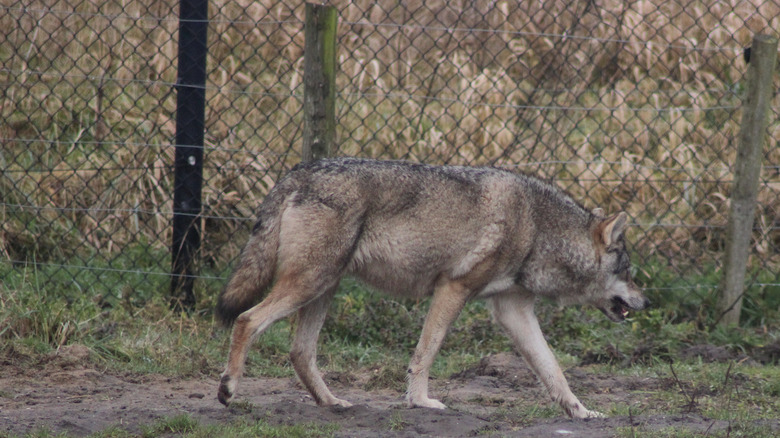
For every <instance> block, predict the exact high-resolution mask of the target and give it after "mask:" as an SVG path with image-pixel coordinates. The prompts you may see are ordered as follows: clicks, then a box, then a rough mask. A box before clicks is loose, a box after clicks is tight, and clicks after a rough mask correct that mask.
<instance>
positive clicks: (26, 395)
mask: <svg viewBox="0 0 780 438" xmlns="http://www.w3.org/2000/svg"><path fill="white" fill-rule="evenodd" d="M88 354H89V352H88V350H87V349H86V348H84V347H81V348H78V346H76V347H74V348H68V349H64V350H61V351H60V353H59V354H57V355H53V356H51V357H49V358H48V359H47V360H45V361H42V363H41V364H40V366H36V367H31V368H22V367H19V366H15V365H13V364H12V363H8V362H6V363H2V362H0V437H5V436H24V435H25V434H27V433H30V432H34V431H36V430H39V429H41V428H46V429H48V430H49V431H52V432H54V433H67V434H68V435H70V436H86V435H89V434H92V433H95V432H99V431H102V430H104V429H106V428H108V427H112V426H118V427H121V428H123V429H126V430H128V431H130V432H132V433H138V432H141V431H142V427H143V426H144V425H151V424H153V423H154V422H155V421H156V420H158V419H162V418H170V417H174V416H177V415H181V414H189V415H190V416H191V417H192V418H194V419H197V420H198V421H199V423H200V424H202V425H208V424H230V423H232V422H234V421H237V420H239V419H241V418H244V419H248V420H256V419H263V420H266V421H268V422H269V423H271V424H298V423H321V424H338V426H339V428H338V430H337V431H336V435H337V436H348V437H379V436H382V437H385V436H399V437H404V436H474V435H490V434H495V435H498V436H515V437H545V436H574V437H604V436H612V435H614V434H615V430H616V428H618V427H627V428H631V427H635V428H637V429H638V430H643V431H645V432H647V431H652V430H657V429H660V428H665V427H671V426H674V427H678V428H685V429H688V430H690V431H694V432H700V433H702V434H706V433H707V432H709V433H713V432H715V431H723V430H726V429H727V428H728V424H727V422H725V421H714V420H711V419H707V418H704V417H702V416H701V415H700V414H696V413H691V414H686V415H679V414H675V415H654V416H632V417H631V418H629V417H613V418H605V419H591V420H587V421H583V420H579V421H575V420H570V419H568V418H565V417H564V416H563V414H562V413H558V414H556V415H557V416H556V417H555V418H539V417H535V416H533V415H532V416H530V417H529V418H517V414H516V413H515V414H514V415H513V410H512V409H511V406H512V402H513V400H521V399H525V400H540V401H542V400H545V401H546V397H547V396H546V395H545V394H544V392H543V390H542V389H541V388H540V385H539V384H538V382H537V381H536V379H535V377H534V376H533V375H532V374H531V372H530V371H529V370H528V369H527V368H526V366H525V364H524V363H523V362H522V361H521V360H520V359H518V358H517V357H515V356H513V355H511V354H506V353H502V354H497V355H492V356H488V357H486V358H485V359H483V360H482V362H481V363H480V364H479V365H478V366H475V367H473V368H472V369H469V370H466V371H464V372H463V373H460V374H458V375H456V376H452V377H451V378H450V379H447V380H441V379H439V380H432V382H431V391H432V394H433V395H434V396H435V397H439V398H441V399H442V400H443V401H444V402H445V403H447V404H448V406H449V407H450V408H451V409H449V410H445V411H439V410H434V409H407V408H405V407H404V404H403V394H402V393H401V392H399V391H394V390H389V389H378V390H370V391H367V390H365V389H364V387H365V385H366V382H367V381H368V380H369V379H370V377H371V376H370V373H366V374H369V375H349V374H345V373H330V374H327V375H326V380H328V382H329V385H330V386H331V389H332V390H333V392H334V393H335V394H337V395H338V396H339V397H341V398H344V399H347V400H350V401H351V402H352V403H353V404H354V405H355V406H353V407H351V408H330V407H318V406H316V405H315V404H314V402H313V401H312V399H311V398H310V397H309V396H308V393H306V391H305V390H304V389H303V388H302V387H301V385H300V384H299V383H298V382H297V381H296V380H295V379H294V378H245V379H244V380H242V384H241V386H240V387H239V394H238V400H245V402H244V403H239V404H238V406H234V407H232V408H225V407H223V406H222V405H220V404H219V402H218V401H217V399H216V389H217V376H214V377H213V378H199V379H178V378H168V377H163V376H155V375H137V374H133V375H131V374H116V373H106V372H102V371H98V370H96V369H94V368H92V367H90V366H84V365H83V364H85V363H88V362H87V361H86V358H87V357H88ZM567 375H568V377H569V381H570V383H571V385H572V387H573V390H574V392H575V393H576V394H578V395H582V396H583V397H582V398H583V399H584V400H586V402H585V403H586V405H588V406H590V407H597V406H599V404H600V403H601V402H603V405H604V406H608V405H609V404H610V403H615V402H625V403H627V404H630V405H632V406H634V405H635V406H640V405H644V406H647V405H648V404H649V403H652V393H653V391H654V390H658V389H659V388H666V387H668V386H669V385H673V384H674V382H671V381H668V380H666V379H658V378H629V377H615V376H606V375H594V374H590V373H586V372H583V371H582V370H580V369H578V368H573V369H570V370H569V371H567ZM247 402H248V403H247ZM507 406H509V408H507ZM556 409H557V408H556ZM678 411H679V410H678ZM773 427H776V428H777V429H778V430H780V424H777V422H776V424H774V426H773Z"/></svg>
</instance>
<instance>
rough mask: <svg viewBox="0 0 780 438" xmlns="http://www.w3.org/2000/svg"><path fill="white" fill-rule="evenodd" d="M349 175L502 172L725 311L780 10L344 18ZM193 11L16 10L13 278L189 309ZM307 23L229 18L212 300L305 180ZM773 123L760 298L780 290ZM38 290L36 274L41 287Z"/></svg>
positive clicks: (214, 143)
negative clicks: (596, 212) (759, 51)
mask: <svg viewBox="0 0 780 438" xmlns="http://www.w3.org/2000/svg"><path fill="white" fill-rule="evenodd" d="M332 4H334V5H335V6H336V7H337V8H338V10H339V14H340V16H339V30H338V43H337V44H338V53H337V61H338V66H339V72H338V76H337V88H338V90H339V95H338V100H337V112H338V115H337V117H338V120H337V130H338V131H337V137H338V144H339V146H338V148H339V149H338V153H339V155H354V156H367V157H375V158H383V159H390V158H392V159H396V158H400V159H408V160H414V161H421V162H426V163H431V164H443V163H449V164H470V165H496V166H503V167H509V168H513V169H517V170H520V171H528V172H532V173H536V174H539V175H541V176H542V177H545V178H551V179H554V180H555V181H556V182H557V183H558V184H559V185H560V186H562V187H563V188H565V189H566V190H568V191H569V192H571V193H572V194H573V195H574V196H575V197H576V198H578V199H581V200H582V201H583V203H585V204H586V205H587V206H591V207H595V206H600V207H603V208H604V209H605V210H606V211H607V212H614V211H618V210H625V211H627V212H628V213H629V214H630V215H631V217H632V219H633V224H634V225H635V226H633V227H632V228H631V230H630V233H629V240H630V241H631V242H633V248H634V250H635V252H636V256H635V258H634V263H635V265H636V267H637V269H638V271H639V272H638V277H639V278H640V279H642V278H645V279H647V278H653V279H654V281H653V285H655V287H656V289H657V292H658V293H665V291H667V290H678V289H679V290H683V291H684V293H685V294H691V295H692V296H694V297H697V299H700V300H702V301H707V300H711V299H712V297H713V295H714V293H715V290H714V285H716V284H717V281H716V280H715V281H713V278H716V277H717V276H718V275H719V269H720V266H721V256H722V250H723V245H724V233H725V224H726V221H727V215H728V196H729V192H730V186H731V182H732V177H733V169H734V167H733V163H734V160H735V155H736V152H735V151H736V145H737V143H738V135H739V129H740V126H739V123H740V118H741V113H742V110H741V105H742V97H743V96H744V90H745V83H744V74H745V72H746V69H747V66H746V63H745V60H744V57H743V55H744V53H743V49H744V48H745V47H748V46H749V45H750V43H751V39H752V37H753V35H755V34H758V33H769V34H775V29H778V28H779V27H778V25H779V24H780V1H777V0H750V1H722V0H705V1H701V0H699V1H693V0H675V1H672V2H669V1H660V0H650V1H634V2H623V1H618V0H593V1H591V0H586V1H578V2H565V1H559V0H542V1H537V2H520V1H491V2H474V1H444V0H429V1H426V2H422V1H417V0H399V1H384V0H379V1H371V2H369V1H363V0H359V1H351V2H346V1H338V2H332ZM178 8H179V5H178V1H177V0H122V1H119V0H82V1H80V0H59V1H57V0H55V1H51V0H50V1H35V0H2V12H3V13H2V14H0V34H2V38H3V40H4V41H5V43H4V44H3V45H2V46H0V60H2V69H0V81H2V83H3V94H2V101H1V102H2V107H1V108H0V141H2V149H0V166H1V167H2V169H3V172H2V176H0V196H1V198H0V199H1V202H0V256H1V257H2V260H3V261H2V264H0V275H1V276H2V277H3V278H4V281H5V282H6V283H9V284H10V282H11V279H13V278H17V277H18V276H19V275H24V274H23V273H24V272H29V269H35V270H36V271H38V272H39V274H43V275H44V277H43V278H45V279H46V280H47V282H48V283H49V285H50V286H47V287H61V288H62V289H63V290H65V291H73V292H78V293H84V291H91V292H92V293H96V294H97V293H100V294H104V295H106V296H108V297H113V298H120V297H122V298H126V297H127V295H128V294H130V293H133V294H135V296H142V295H143V294H159V293H165V292H166V291H167V283H168V282H169V281H170V279H169V278H168V272H169V264H170V255H169V252H168V246H169V245H170V241H171V229H170V224H171V220H172V183H173V174H172V164H173V152H174V148H173V144H172V143H173V138H174V128H175V100H176V99H175V89H174V86H175V82H176V50H177V30H178ZM303 15H304V7H303V2H300V1H289V2H270V1H266V0H215V1H212V2H210V5H209V17H210V23H209V53H208V64H207V69H208V80H207V84H206V96H207V102H206V104H207V108H206V144H205V161H204V163H205V164H204V187H203V205H204V211H203V218H202V221H203V222H202V223H203V228H202V229H203V233H204V234H203V243H202V249H201V257H200V263H201V266H200V267H199V270H200V272H201V273H202V274H203V278H202V281H200V282H199V285H200V287H199V293H201V294H208V295H213V293H214V288H218V287H219V286H220V285H221V284H222V283H223V281H222V278H223V277H224V276H225V273H226V268H227V267H228V266H230V265H231V263H232V261H233V260H234V259H235V257H236V256H237V254H238V251H239V250H240V246H241V245H242V244H243V242H244V241H245V239H246V236H247V233H248V230H249V229H250V228H251V224H252V221H253V212H254V210H255V208H256V206H257V205H258V204H259V203H260V202H261V201H262V199H263V196H264V194H265V193H267V191H268V190H269V189H270V187H272V186H273V184H274V181H275V180H276V179H277V178H278V177H279V176H280V175H281V174H283V173H284V172H285V171H286V170H288V169H289V168H290V167H291V166H292V165H294V164H295V163H297V162H298V161H299V160H300V146H301V137H302V103H303V95H302V94H303V87H302V82H303V81H302V79H303V77H302V72H303V46H304V32H303V30H304V26H303V22H304V17H303ZM779 108H780V105H779V104H778V99H777V98H774V99H773V101H772V112H771V114H770V126H769V142H768V144H767V146H766V149H765V157H764V163H763V169H762V176H761V183H760V189H759V208H758V211H757V212H756V213H757V218H756V223H755V224H756V226H755V230H754V240H753V242H752V251H751V266H750V268H751V270H750V273H751V278H750V282H751V288H750V291H751V294H753V295H755V296H760V297H768V296H770V294H773V293H774V294H775V296H777V295H778V294H777V292H778V290H780V285H778V283H780V277H779V276H778V271H780V149H778V147H777V140H776V139H777V138H780V132H778V131H780V123H778V114H777V113H778V109H779ZM20 273H22V274H20Z"/></svg>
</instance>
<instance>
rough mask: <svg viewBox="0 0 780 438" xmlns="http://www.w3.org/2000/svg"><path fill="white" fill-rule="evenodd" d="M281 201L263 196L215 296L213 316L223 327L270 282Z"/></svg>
mask: <svg viewBox="0 0 780 438" xmlns="http://www.w3.org/2000/svg"><path fill="white" fill-rule="evenodd" d="M274 195H278V196H274ZM283 198H284V196H283V195H281V194H280V193H273V191H272V193H269V195H268V197H266V201H265V202H264V203H263V205H262V206H261V207H260V213H259V215H258V220H257V223H256V224H255V226H254V228H253V229H252V234H251V235H250V236H249V240H248V241H247V244H246V246H244V249H243V250H242V251H241V257H240V260H239V262H238V266H237V267H236V268H235V270H234V271H233V274H232V275H231V276H230V279H229V280H228V283H227V286H226V287H225V289H224V290H223V291H222V293H221V294H220V295H219V299H218V300H217V308H216V316H217V320H219V321H220V322H221V323H222V324H223V325H224V326H225V327H229V326H230V325H232V324H233V321H235V319H236V318H238V315H240V314H241V313H243V312H244V311H246V310H249V309H250V308H251V307H252V306H254V305H255V304H257V303H258V302H259V301H260V299H261V298H262V297H263V294H264V293H265V291H266V290H267V289H268V288H269V287H270V286H271V283H272V282H273V280H274V275H275V274H276V263H277V259H276V255H277V251H278V249H279V228H280V226H281V213H282V205H283V204H284V201H283Z"/></svg>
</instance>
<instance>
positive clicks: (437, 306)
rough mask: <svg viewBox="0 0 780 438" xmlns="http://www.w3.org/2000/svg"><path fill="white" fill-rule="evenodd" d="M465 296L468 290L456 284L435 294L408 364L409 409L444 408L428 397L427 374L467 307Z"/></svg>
mask: <svg viewBox="0 0 780 438" xmlns="http://www.w3.org/2000/svg"><path fill="white" fill-rule="evenodd" d="M467 297H468V291H467V290H465V288H463V286H462V285H460V284H458V283H456V282H449V283H447V284H444V285H442V286H440V287H439V288H437V289H436V291H435V292H434V294H433V299H432V300H431V305H430V310H428V315H426V317H425V323H424V324H423V329H422V335H420V341H419V342H418V343H417V348H416V349H415V351H414V355H413V356H412V360H411V363H410V364H409V370H408V374H407V377H408V379H409V389H408V390H407V393H406V401H407V403H408V404H409V407H423V408H435V409H446V408H447V406H445V405H444V403H442V402H440V401H438V400H435V399H432V398H428V371H429V370H430V368H431V365H432V364H433V359H434V358H435V357H436V353H437V352H438V351H439V348H440V347H441V344H442V342H443V341H444V337H445V335H446V334H447V330H448V329H449V328H450V325H452V323H453V322H454V321H455V319H456V318H457V317H458V314H460V311H461V310H462V309H463V306H464V305H465V304H466V299H467Z"/></svg>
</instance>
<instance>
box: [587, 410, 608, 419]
mask: <svg viewBox="0 0 780 438" xmlns="http://www.w3.org/2000/svg"><path fill="white" fill-rule="evenodd" d="M582 418H607V416H606V415H604V414H602V413H601V412H598V411H589V410H587V409H585V416H584V417H582Z"/></svg>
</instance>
